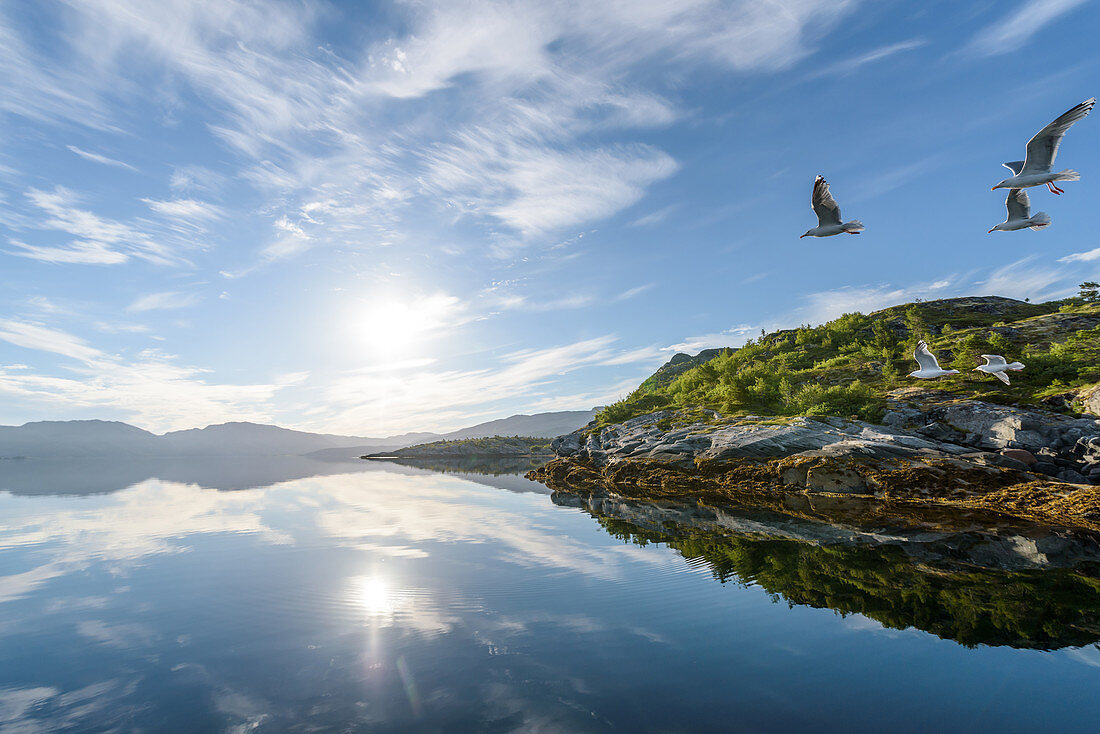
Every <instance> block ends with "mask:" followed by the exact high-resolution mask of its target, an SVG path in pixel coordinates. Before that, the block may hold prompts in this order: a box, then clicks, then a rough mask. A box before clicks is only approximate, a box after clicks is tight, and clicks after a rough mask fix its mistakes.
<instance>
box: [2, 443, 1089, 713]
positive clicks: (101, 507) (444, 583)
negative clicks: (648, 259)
mask: <svg viewBox="0 0 1100 734" xmlns="http://www.w3.org/2000/svg"><path fill="white" fill-rule="evenodd" d="M3 464H4V465H3V466H0V489H2V490H3V491H0V730H12V731H39V730H73V731H85V730H88V731H98V730H127V731H128V730H137V729H141V730H146V731H181V732H182V731H188V732H193V731H221V730H235V731H244V730H249V729H255V730H258V731H283V730H302V729H320V730H328V729H333V730H343V731H348V730H367V731H491V732H506V731H540V732H551V731H568V732H574V731H629V732H638V731H663V732H664V731H683V732H687V731H690V732H700V731H716V732H717V731H723V732H724V731H750V732H753V731H775V732H782V731H793V730H803V731H887V730H889V731H894V732H904V731H921V732H926V731H973V730H989V729H995V730H997V731H1004V732H1009V731H1036V730H1053V731H1063V732H1068V731H1094V730H1095V725H1096V721H1097V720H1100V696H1097V695H1096V694H1097V691H1098V690H1100V648H1098V647H1097V646H1096V642H1097V640H1100V594H1098V592H1097V589H1098V587H1100V584H1098V583H1097V581H1096V575H1095V568H1096V567H1095V564H1094V563H1093V562H1092V561H1090V559H1089V557H1088V556H1089V554H1090V553H1091V552H1093V550H1094V546H1091V545H1090V541H1089V539H1087V538H1085V539H1083V540H1082V539H1080V538H1073V537H1068V536H1061V535H1052V536H1042V534H1040V536H1041V537H1039V540H1038V541H1035V542H1034V543H1033V540H1034V538H1031V539H1029V538H1028V537H1025V536H1026V534H1024V535H1023V536H1021V535H1013V536H1011V537H1010V538H1007V539H1005V540H1003V542H1002V540H1001V539H998V538H996V537H993V542H992V543H991V542H990V537H991V536H989V535H981V534H979V535H978V536H975V535H973V534H972V535H971V536H969V537H968V539H967V540H966V542H965V543H961V542H960V543H955V542H952V541H951V540H950V539H948V540H942V541H935V542H930V543H925V544H923V545H921V544H918V545H920V549H919V552H918V551H915V550H913V549H912V548H910V547H909V546H910V545H913V544H912V543H910V544H909V545H906V543H907V542H908V541H907V540H906V539H901V540H898V541H897V542H894V541H893V540H891V538H889V537H885V536H883V535H882V534H881V533H879V534H878V535H875V536H874V537H869V540H868V542H863V543H859V544H856V545H852V544H850V543H846V542H845V543H841V542H839V541H838V542H832V541H830V540H829V538H833V539H834V540H836V539H840V538H844V537H847V536H846V535H845V533H846V532H847V531H844V530H843V529H838V530H837V531H836V532H834V533H832V534H831V535H830V530H829V528H817V529H814V530H812V532H814V533H817V535H818V536H819V537H818V538H817V539H816V540H814V541H813V542H809V541H807V540H806V539H805V538H803V539H802V540H799V539H798V537H799V534H800V533H801V534H803V535H805V534H806V533H809V532H811V530H810V529H807V527H806V526H804V525H800V524H798V523H795V524H793V525H792V524H791V523H790V522H788V521H786V520H782V519H781V518H778V519H777V518H775V517H771V518H769V517H766V516H755V515H754V516H751V517H750V516H747V515H745V516H734V515H730V516H724V515H715V514H714V513H710V514H708V513H706V512H703V513H700V512H698V511H695V510H691V509H690V508H686V509H685V508H675V507H670V506H663V505H660V506H659V505H646V504H645V503H603V504H602V505H599V506H596V505H593V504H586V503H583V502H579V501H577V500H575V499H574V498H570V497H567V496H554V497H551V495H550V492H549V491H548V490H546V489H544V488H543V487H542V486H541V485H538V484H535V483H533V482H529V481H528V480H526V479H523V478H522V477H521V476H519V475H516V474H511V475H509V474H503V475H492V474H474V473H468V472H465V473H463V472H460V473H441V472H437V471H432V470H428V469H421V468H416V467H403V466H399V465H396V464H390V463H385V464H383V463H372V464H365V463H362V462H359V463H350V462H346V463H342V462H335V463H320V462H313V461H309V460H307V459H273V460H264V461H262V462H261V463H258V464H251V465H249V464H242V463H241V462H236V461H233V460H213V461H202V462H179V463H176V464H174V465H163V464H160V465H158V464H148V465H143V464H139V463H136V462H129V463H119V462H117V461H102V462H98V463H96V462H74V463H65V462H51V463H41V464H38V463H35V462H30V461H25V462H3ZM784 523H786V524H784ZM777 527H781V528H785V529H784V530H782V534H783V535H782V537H778V536H776V532H778V531H776V528H777ZM730 528H732V530H731V529H730ZM979 536H980V537H979ZM822 538H824V540H822ZM976 538H977V539H976ZM927 539H928V538H924V540H927ZM870 541H874V542H870ZM1055 541H1057V542H1055ZM1029 544H1030V545H1029ZM1044 544H1045V545H1044ZM1024 546H1027V547H1026V548H1024ZM964 547H965V548H968V549H970V550H969V551H968V552H969V553H970V555H969V556H967V557H962V558H960V557H955V556H957V553H958V550H957V549H958V548H964ZM1040 547H1042V548H1047V549H1048V550H1051V549H1053V550H1052V551H1051V552H1053V551H1057V553H1055V555H1057V556H1058V557H1059V558H1061V559H1062V560H1063V561H1064V562H1062V563H1060V564H1055V565H1057V566H1058V567H1057V568H1041V567H1039V566H1041V565H1042V564H1038V565H1036V564H1035V563H1033V562H1032V561H1034V559H1035V558H1036V557H1037V555H1036V554H1037V553H1038V551H1036V550H1035V549H1036V548H1040ZM990 548H993V549H994V551H991V550H989V549H990ZM997 549H999V550H997ZM1006 549H1008V550H1007V551H1006ZM1012 549H1018V550H1019V553H1018V554H1017V555H1013V553H1015V551H1013V550H1012ZM1021 549H1022V550H1021ZM1029 549H1030V550H1029ZM1017 557H1018V558H1019V559H1022V560H1020V561H1019V563H1016V562H1014V561H1012V560H1011V559H1012V558H1017ZM1006 559H1008V560H1006ZM1029 559H1031V560H1029ZM1093 560H1095V559H1093ZM1014 563H1015V565H1016V566H1017V567H1013V564H1014ZM1029 564H1030V565H1029Z"/></svg>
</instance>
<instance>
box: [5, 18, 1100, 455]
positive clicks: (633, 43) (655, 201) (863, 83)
mask: <svg viewBox="0 0 1100 734" xmlns="http://www.w3.org/2000/svg"><path fill="white" fill-rule="evenodd" d="M1098 27H1100V8H1098V4H1097V3H1095V2H1086V1H1083V0H1023V1H1022V2H1021V1H1019V0H1013V1H1012V2H992V1H990V2H972V3H956V2H925V3H911V2H859V1H858V0H846V1H839V2H832V3H822V2H812V1H810V0H782V1H775V2H737V1H729V2H720V1H719V0H678V1H677V2H657V1H655V0H629V1H627V0H622V1H619V0H607V1H606V2H600V3H593V2H579V1H578V2H568V1H563V2H541V1H537V0H529V1H527V0H516V1H514V2H478V1H476V0H468V1H466V2H433V1H431V0H417V1H415V2H413V1H410V2H377V3H358V2H355V3H335V2H332V3H330V2H267V3H259V2H241V1H237V0H219V1H218V2H210V3H202V2H192V1H187V0H159V1H157V2H151V1H150V2H138V1H137V0H67V1H66V2H54V1H52V0H44V2H41V3H22V2H14V1H10V2H5V1H4V0H0V48H2V49H3V51H2V52H0V121H2V122H0V125H2V128H0V286H2V288H0V423H2V424H19V423H22V422H24V421H28V420H42V419H68V418H92V417H96V418H110V419H118V420H125V421H128V422H131V423H134V424H136V425H139V426H142V427H144V428H148V429H150V430H154V431H158V432H159V431H164V430H171V429H177V428H188V427H192V426H201V425H206V424H208V423H216V422H221V421H226V420H254V421H261V422H274V423H278V424H280V425H286V426H290V427H296V428H302V429H307V430H318V431H331V432H339V433H352V434H357V435H385V434H391V433H399V432H403V431H407V430H443V429H450V428H456V427H459V426H462V425H468V424H470V423H474V422H478V421H481V420H487V419H491V418H495V417H500V416H504V415H509V414H512V413H517V412H536V411H544V410H563V409H575V408H587V407H591V406H593V405H597V404H604V403H607V402H609V401H612V400H614V399H616V398H617V397H620V396H622V395H625V394H626V393H627V392H629V390H630V389H631V388H633V387H634V386H635V385H636V384H637V383H638V382H639V381H640V380H641V379H642V378H644V377H645V376H646V375H647V374H649V373H650V372H651V371H652V370H653V369H654V368H655V367H656V366H658V365H660V364H661V363H662V362H663V361H665V360H666V359H668V357H670V356H671V355H672V354H673V353H675V352H676V351H681V350H683V351H697V350H698V349H701V348H704V347H709V346H718V345H726V344H729V345H736V344H739V343H741V342H743V341H744V340H745V339H746V338H749V337H750V336H752V335H754V334H757V333H759V331H760V329H761V328H766V329H772V328H777V327H788V326H792V325H796V324H799V323H806V322H812V323H819V322H821V321H824V320H827V319H829V318H832V317H835V316H837V315H840V314H841V313H844V312H847V311H853V310H861V311H868V310H872V309H874V308H879V307H884V306H887V305H890V304H893V303H898V302H904V301H908V300H912V299H913V298H915V297H921V298H926V299H928V298H937V297H948V296H955V295H970V294H997V295H1004V296H1012V297H1017V298H1024V297H1030V298H1031V299H1032V300H1037V299H1047V298H1051V297H1060V296H1064V295H1067V294H1069V293H1071V292H1073V291H1074V290H1075V286H1076V284H1077V283H1079V282H1081V281H1082V280H1085V279H1087V278H1092V279H1096V278H1097V277H1098V276H1100V241H1098V240H1097V237H1096V235H1095V230H1094V227H1093V220H1094V217H1095V202H1096V201H1098V200H1100V132H1098V131H1100V128H1097V127H1096V126H1097V125H1100V119H1097V118H1096V116H1095V115H1094V116H1092V117H1091V118H1087V119H1086V120H1084V121H1082V122H1081V123H1079V124H1078V125H1077V126H1075V127H1074V128H1073V129H1072V130H1071V131H1070V133H1069V135H1068V136H1067V138H1066V141H1065V143H1064V145H1063V146H1062V150H1061V152H1060V155H1059V159H1058V162H1057V163H1058V167H1059V168H1061V167H1072V168H1075V169H1077V170H1079V171H1080V172H1081V173H1082V177H1083V178H1082V181H1080V182H1075V183H1069V184H1066V185H1065V186H1064V188H1065V189H1066V194H1065V195H1064V196H1061V197H1055V196H1053V195H1052V194H1050V193H1048V192H1047V191H1046V189H1032V194H1031V196H1032V204H1033V211H1036V210H1044V211H1047V212H1048V213H1049V214H1050V215H1051V216H1052V217H1053V219H1054V224H1053V226H1052V227H1049V228H1048V229H1046V230H1045V231H1041V232H1033V231H1030V230H1026V231H1023V232H1009V233H999V232H998V233H994V234H987V233H986V230H988V229H989V228H990V227H992V226H993V225H994V224H996V223H997V222H1000V221H1002V220H1003V219H1004V193H1003V192H1001V191H998V192H991V191H990V190H989V188H990V187H991V186H992V185H993V184H995V183H997V182H998V181H1000V180H1001V179H1002V178H1004V177H1005V176H1006V175H1007V171H1005V170H1004V169H1002V168H1000V163H1001V162H1002V161H1007V160H1015V159H1017V158H1022V157H1023V147H1024V144H1025V143H1026V141H1027V140H1028V138H1029V137H1030V136H1031V135H1032V134H1034V133H1035V132H1036V131H1038V130H1039V128H1041V127H1042V126H1043V125H1045V124H1046V123H1047V122H1049V121H1050V120H1052V119H1053V118H1054V117H1055V116H1057V115H1058V114H1060V113H1061V112H1063V111H1064V110H1066V109H1068V108H1069V107H1071V106H1072V105H1074V104H1076V103H1077V102H1080V101H1081V100H1083V99H1086V98H1088V97H1091V96H1094V95H1096V94H1097V93H1098V92H1100V50H1097V46H1096V44H1095V42H1094V40H1095V39H1094V31H1095V29H1096V28H1098ZM818 173H820V174H822V175H824V176H825V177H826V178H827V179H828V180H829V182H830V183H831V184H832V187H833V193H834V195H835V196H836V198H837V200H838V201H839V203H840V205H841V208H842V212H843V214H844V215H845V217H846V218H858V219H861V220H862V221H863V222H864V223H865V224H866V226H867V231H866V232H865V233H864V234H862V235H860V236H859V237H852V236H840V237H835V238H830V239H803V240H799V239H798V236H799V235H800V234H802V232H804V231H805V230H806V229H808V228H809V227H811V226H813V225H814V224H815V223H816V222H815V220H814V217H813V214H812V213H811V212H810V210H809V206H808V204H809V201H808V199H809V192H810V188H811V185H812V182H813V179H814V176H815V175H817V174H818Z"/></svg>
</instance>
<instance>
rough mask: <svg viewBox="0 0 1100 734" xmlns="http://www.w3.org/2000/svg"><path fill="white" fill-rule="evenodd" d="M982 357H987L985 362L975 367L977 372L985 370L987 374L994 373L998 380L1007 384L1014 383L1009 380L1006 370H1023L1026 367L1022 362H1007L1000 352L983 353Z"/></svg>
mask: <svg viewBox="0 0 1100 734" xmlns="http://www.w3.org/2000/svg"><path fill="white" fill-rule="evenodd" d="M982 358H983V359H985V364H980V365H978V366H977V367H975V368H974V371H975V372H984V373H986V374H987V375H993V376H994V377H996V378H997V379H998V380H1000V381H1001V382H1003V383H1004V384H1006V385H1011V384H1012V383H1011V382H1009V381H1008V375H1006V374H1005V371H1006V370H1013V371H1016V370H1022V369H1023V368H1024V365H1023V363H1021V362H1006V361H1005V358H1004V357H1002V356H1001V355H999V354H983V355H982Z"/></svg>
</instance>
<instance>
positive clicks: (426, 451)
mask: <svg viewBox="0 0 1100 734" xmlns="http://www.w3.org/2000/svg"><path fill="white" fill-rule="evenodd" d="M553 453H554V452H553V451H551V449H550V439H549V438H533V437H530V436H491V437H489V438H463V439H456V440H453V441H433V442H431V443H422V444H417V445H416V446H408V447H406V448H403V449H397V450H395V451H386V452H383V453H379V454H370V455H368V456H361V457H359V458H361V459H377V458H390V457H397V458H404V459H419V458H440V457H469V456H550V455H552V454H553Z"/></svg>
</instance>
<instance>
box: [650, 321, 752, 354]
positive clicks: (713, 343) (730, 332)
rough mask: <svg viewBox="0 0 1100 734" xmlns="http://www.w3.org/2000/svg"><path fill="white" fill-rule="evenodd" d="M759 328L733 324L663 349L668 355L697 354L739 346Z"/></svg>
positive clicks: (688, 338) (687, 338)
mask: <svg viewBox="0 0 1100 734" xmlns="http://www.w3.org/2000/svg"><path fill="white" fill-rule="evenodd" d="M759 330H760V327H758V326H746V325H741V326H733V327H730V328H729V329H726V330H725V331H719V332H715V333H713V334H699V335H697V336H689V337H686V338H684V339H683V340H682V341H680V342H677V343H676V344H670V345H668V346H667V347H662V348H661V349H662V351H663V352H665V353H666V356H668V355H669V354H670V353H678V352H685V353H687V354H696V353H697V352H700V351H702V350H704V349H714V348H715V347H739V346H741V345H743V344H744V343H745V342H747V341H748V340H749V339H752V338H753V336H755V335H756V333H757V332H758V331H759Z"/></svg>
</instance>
